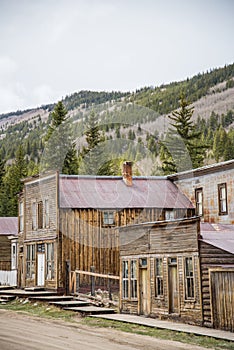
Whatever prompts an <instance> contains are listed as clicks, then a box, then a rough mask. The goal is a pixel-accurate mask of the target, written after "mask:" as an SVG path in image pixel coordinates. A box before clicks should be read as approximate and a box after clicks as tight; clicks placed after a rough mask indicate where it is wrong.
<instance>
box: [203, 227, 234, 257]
mask: <svg viewBox="0 0 234 350" xmlns="http://www.w3.org/2000/svg"><path fill="white" fill-rule="evenodd" d="M201 236H202V239H201V241H203V242H205V243H208V244H210V245H212V246H214V247H217V248H220V249H222V250H225V251H227V252H229V253H231V254H234V225H228V224H210V223H208V222H202V223H201Z"/></svg>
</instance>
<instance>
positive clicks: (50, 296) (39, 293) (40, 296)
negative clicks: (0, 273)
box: [0, 288, 116, 316]
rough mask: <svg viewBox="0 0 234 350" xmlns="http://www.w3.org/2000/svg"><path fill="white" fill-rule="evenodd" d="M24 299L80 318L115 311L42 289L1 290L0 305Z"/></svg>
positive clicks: (86, 299) (84, 300)
mask: <svg viewBox="0 0 234 350" xmlns="http://www.w3.org/2000/svg"><path fill="white" fill-rule="evenodd" d="M17 297H18V298H25V299H28V300H30V301H34V302H37V301H38V302H43V303H47V304H49V305H54V306H56V307H59V308H62V309H64V310H69V311H74V312H78V313H79V314H81V315H82V316H88V315H99V314H113V313H115V312H116V310H115V309H113V308H109V307H102V306H97V305H95V302H94V301H93V300H91V299H88V297H87V298H79V297H75V296H70V295H58V294H57V293H56V292H54V291H48V290H45V289H43V288H26V289H14V288H11V289H6V288H4V289H1V288H0V304H1V303H7V302H10V301H12V300H14V299H16V298H17Z"/></svg>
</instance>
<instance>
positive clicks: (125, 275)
mask: <svg viewBox="0 0 234 350" xmlns="http://www.w3.org/2000/svg"><path fill="white" fill-rule="evenodd" d="M128 265H129V262H128V260H123V261H122V295H123V297H122V298H123V299H129V266H128Z"/></svg>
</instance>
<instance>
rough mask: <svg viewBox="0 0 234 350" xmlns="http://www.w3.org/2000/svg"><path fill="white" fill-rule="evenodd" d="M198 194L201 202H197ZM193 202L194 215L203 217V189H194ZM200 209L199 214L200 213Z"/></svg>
mask: <svg viewBox="0 0 234 350" xmlns="http://www.w3.org/2000/svg"><path fill="white" fill-rule="evenodd" d="M199 194H201V201H200V200H199ZM195 202H196V215H198V216H203V215H204V208H203V188H202V187H199V188H196V189H195ZM200 209H201V213H200Z"/></svg>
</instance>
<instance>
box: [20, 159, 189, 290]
mask: <svg viewBox="0 0 234 350" xmlns="http://www.w3.org/2000/svg"><path fill="white" fill-rule="evenodd" d="M19 201H20V202H19V208H20V210H19V215H20V217H19V220H20V225H19V226H20V232H19V277H18V283H19V286H20V287H30V286H44V287H46V288H54V289H56V290H64V288H66V287H67V282H66V281H67V276H66V271H67V267H68V266H69V268H70V270H72V271H74V270H75V269H79V270H82V271H90V268H91V267H92V266H94V267H95V271H96V272H98V273H103V274H113V275H119V241H118V233H116V230H115V228H116V227H119V226H126V225H129V224H137V223H142V222H151V221H158V220H165V219H171V218H174V219H177V218H187V217H191V216H193V215H194V207H193V205H192V204H191V202H190V201H189V200H188V199H187V198H186V197H185V196H184V195H183V194H182V193H181V192H180V191H179V190H178V188H177V186H176V185H174V184H173V182H172V181H170V180H168V179H167V178H166V177H132V169H131V163H130V162H126V163H125V164H124V168H123V176H119V177H108V176H67V175H59V174H57V173H56V174H45V175H43V176H40V177H32V178H28V179H26V180H25V181H24V189H23V192H22V194H21V196H20V199H19Z"/></svg>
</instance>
